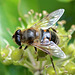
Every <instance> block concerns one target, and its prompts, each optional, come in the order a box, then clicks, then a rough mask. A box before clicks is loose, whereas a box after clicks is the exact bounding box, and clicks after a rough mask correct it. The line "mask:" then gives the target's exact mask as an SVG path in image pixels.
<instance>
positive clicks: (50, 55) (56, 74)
mask: <svg viewBox="0 0 75 75" xmlns="http://www.w3.org/2000/svg"><path fill="white" fill-rule="evenodd" d="M50 59H51V63H52V66H53V69H54V71H55V74H56V75H57V72H56V69H55V66H54V63H53V59H52V57H51V55H50Z"/></svg>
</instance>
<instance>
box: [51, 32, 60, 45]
mask: <svg viewBox="0 0 75 75" xmlns="http://www.w3.org/2000/svg"><path fill="white" fill-rule="evenodd" d="M50 33H51V41H53V42H54V43H55V44H57V45H58V44H59V38H58V36H57V34H56V33H55V32H54V31H50Z"/></svg>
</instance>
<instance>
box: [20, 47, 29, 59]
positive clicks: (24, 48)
mask: <svg viewBox="0 0 75 75" xmlns="http://www.w3.org/2000/svg"><path fill="white" fill-rule="evenodd" d="M27 48H28V46H25V48H24V50H26V49H27ZM19 49H22V46H20V47H19ZM22 57H23V53H22V55H21V58H20V60H21V59H22Z"/></svg>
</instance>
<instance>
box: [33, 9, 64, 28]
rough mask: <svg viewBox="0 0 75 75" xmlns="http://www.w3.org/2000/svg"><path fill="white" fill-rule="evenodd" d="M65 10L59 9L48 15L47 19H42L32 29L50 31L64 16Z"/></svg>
mask: <svg viewBox="0 0 75 75" xmlns="http://www.w3.org/2000/svg"><path fill="white" fill-rule="evenodd" d="M63 13H64V9H58V10H56V11H54V12H52V13H50V14H48V15H47V16H46V17H44V18H43V19H41V20H40V21H39V22H37V23H36V24H35V25H33V26H32V27H34V28H42V29H48V28H50V27H52V26H53V25H54V24H55V23H56V22H57V21H58V20H59V19H60V17H61V16H62V15H63Z"/></svg>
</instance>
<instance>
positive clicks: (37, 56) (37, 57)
mask: <svg viewBox="0 0 75 75" xmlns="http://www.w3.org/2000/svg"><path fill="white" fill-rule="evenodd" d="M34 48H35V54H37V48H36V47H34ZM37 61H38V56H37Z"/></svg>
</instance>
